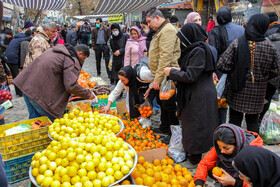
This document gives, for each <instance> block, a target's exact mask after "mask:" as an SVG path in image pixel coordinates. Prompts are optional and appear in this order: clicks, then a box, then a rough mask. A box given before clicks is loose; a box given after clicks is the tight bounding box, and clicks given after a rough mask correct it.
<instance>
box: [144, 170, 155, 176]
mask: <svg viewBox="0 0 280 187" xmlns="http://www.w3.org/2000/svg"><path fill="white" fill-rule="evenodd" d="M146 174H147V175H149V176H151V177H153V176H154V170H152V169H147V170H146Z"/></svg>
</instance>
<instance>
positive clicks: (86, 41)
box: [81, 34, 89, 45]
mask: <svg viewBox="0 0 280 187" xmlns="http://www.w3.org/2000/svg"><path fill="white" fill-rule="evenodd" d="M88 39H89V35H85V34H84V35H83V34H82V40H81V44H85V45H88Z"/></svg>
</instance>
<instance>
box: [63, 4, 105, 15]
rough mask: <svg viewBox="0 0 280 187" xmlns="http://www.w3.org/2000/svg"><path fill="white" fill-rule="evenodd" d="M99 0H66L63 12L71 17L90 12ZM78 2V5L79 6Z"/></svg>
mask: <svg viewBox="0 0 280 187" xmlns="http://www.w3.org/2000/svg"><path fill="white" fill-rule="evenodd" d="M98 1H99V0H67V1H66V7H65V8H64V10H63V13H66V14H67V15H69V16H71V17H73V16H77V15H81V14H82V15H89V14H92V12H93V9H94V8H95V7H96V5H97V4H98ZM79 4H80V6H79Z"/></svg>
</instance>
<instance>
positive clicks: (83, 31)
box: [80, 22, 91, 45]
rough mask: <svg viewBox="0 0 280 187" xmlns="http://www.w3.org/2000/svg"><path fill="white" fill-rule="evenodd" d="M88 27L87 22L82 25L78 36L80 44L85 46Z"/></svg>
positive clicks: (88, 32) (88, 31)
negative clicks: (79, 36)
mask: <svg viewBox="0 0 280 187" xmlns="http://www.w3.org/2000/svg"><path fill="white" fill-rule="evenodd" d="M90 32H91V30H90V26H89V25H88V24H87V22H85V23H84V25H82V26H81V28H80V35H81V43H82V44H85V45H87V44H88V39H89V35H90Z"/></svg>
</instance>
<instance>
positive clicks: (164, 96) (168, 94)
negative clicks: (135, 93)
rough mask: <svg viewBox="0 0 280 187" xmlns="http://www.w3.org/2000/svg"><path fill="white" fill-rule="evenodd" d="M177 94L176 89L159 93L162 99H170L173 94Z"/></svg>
mask: <svg viewBox="0 0 280 187" xmlns="http://www.w3.org/2000/svg"><path fill="white" fill-rule="evenodd" d="M174 94H175V89H171V90H169V91H167V92H160V93H159V98H160V99H161V100H168V99H170V98H171V97H172V96H173V95H174Z"/></svg>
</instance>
